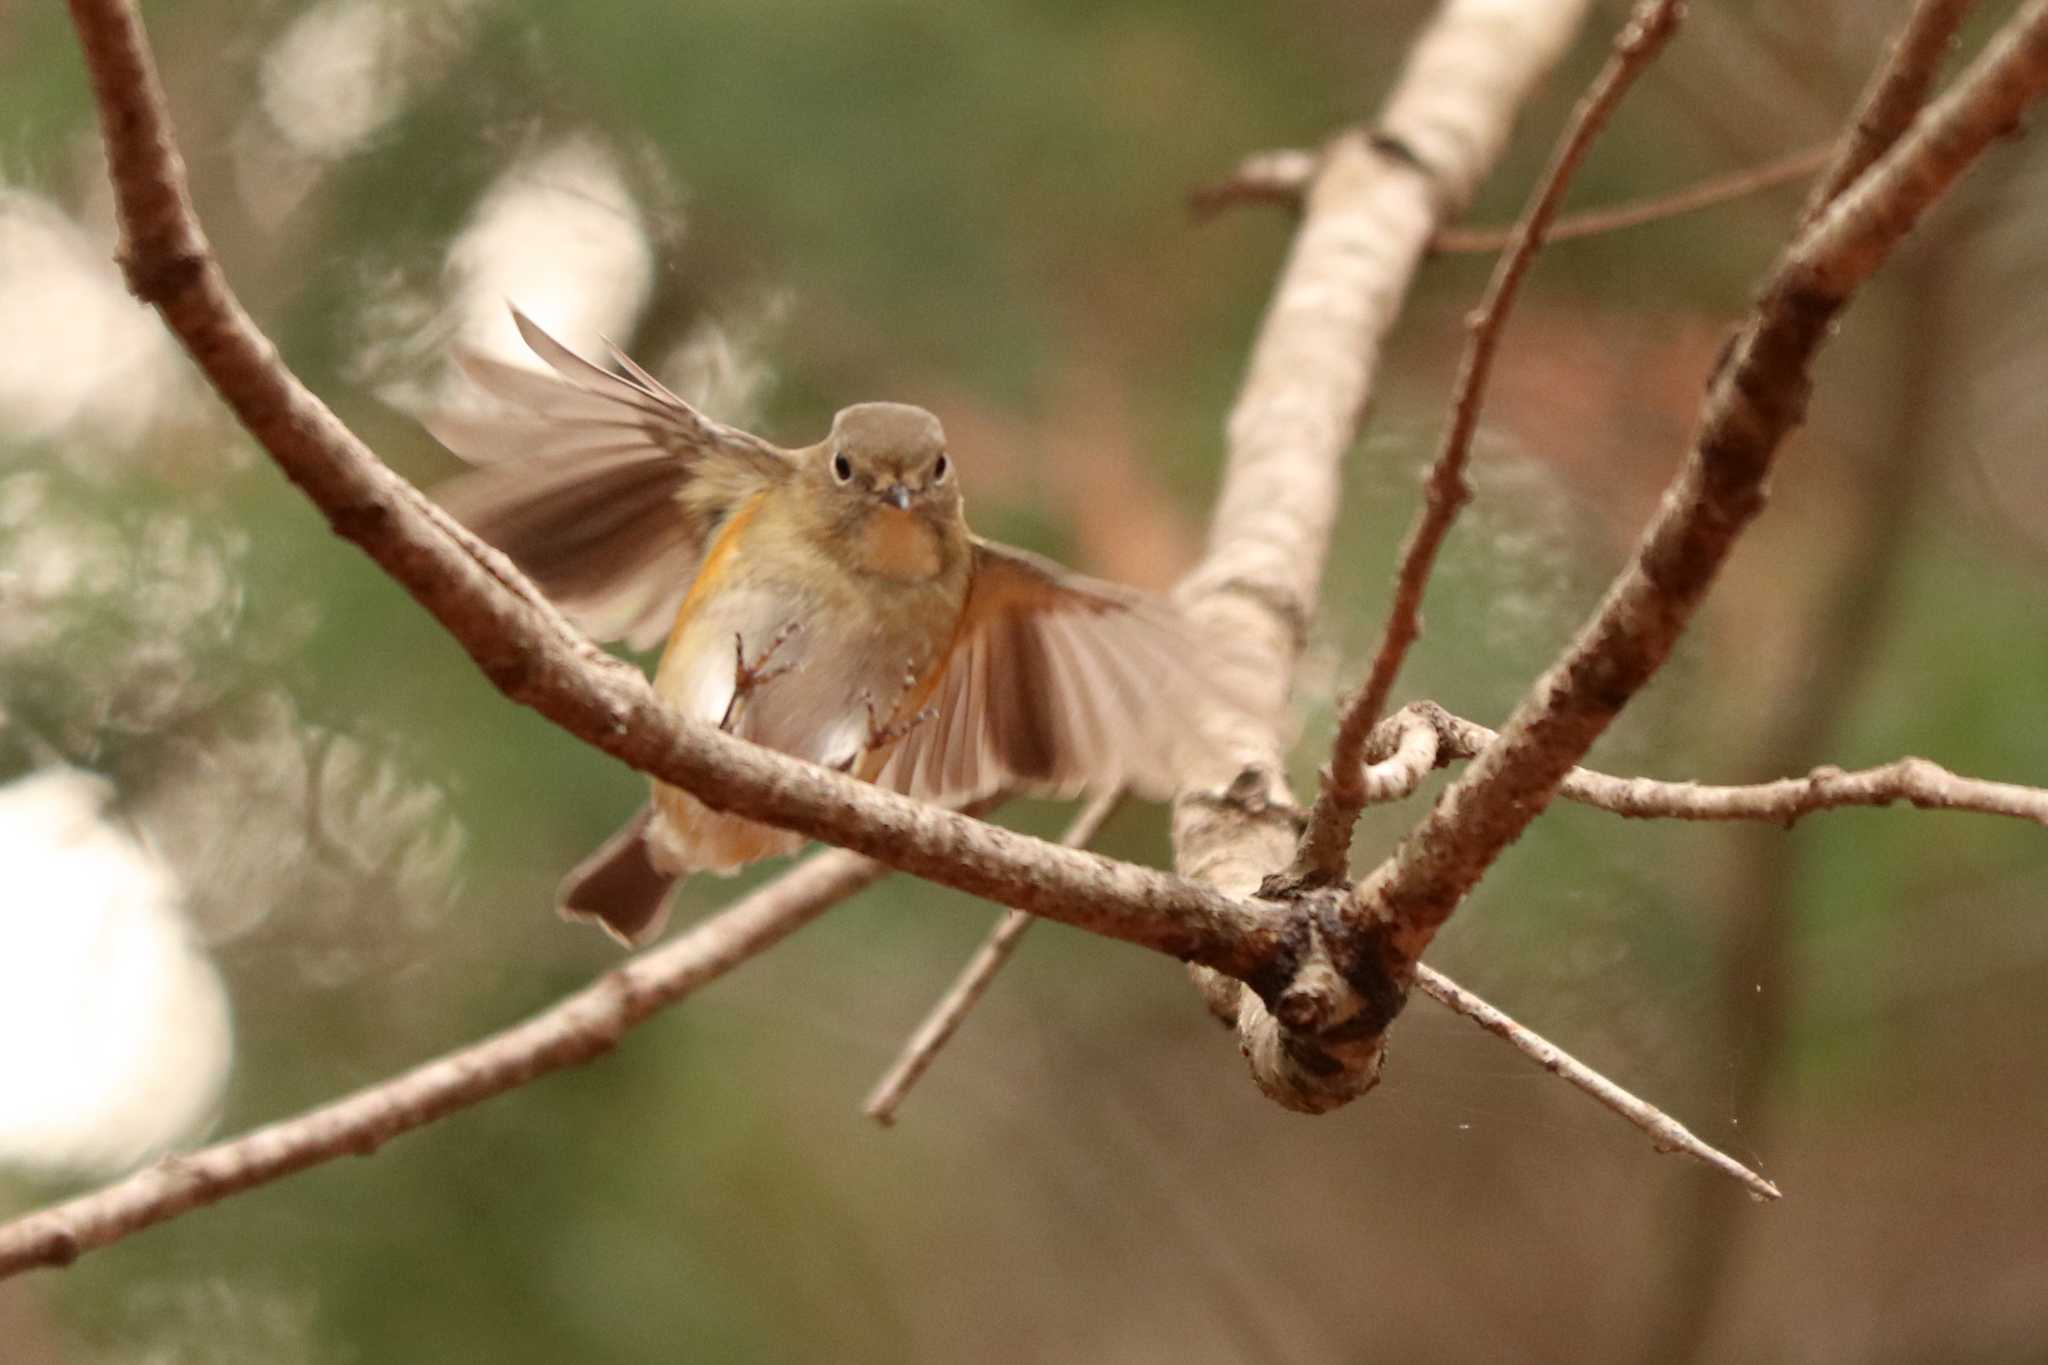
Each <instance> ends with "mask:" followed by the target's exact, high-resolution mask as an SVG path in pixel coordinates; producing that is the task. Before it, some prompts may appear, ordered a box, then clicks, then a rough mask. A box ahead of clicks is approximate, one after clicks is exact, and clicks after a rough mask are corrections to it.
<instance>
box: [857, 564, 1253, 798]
mask: <svg viewBox="0 0 2048 1365" xmlns="http://www.w3.org/2000/svg"><path fill="white" fill-rule="evenodd" d="M1248 692H1249V689H1248V688H1245V687H1242V686H1239V685H1237V680H1236V679H1235V678H1234V677H1233V675H1232V673H1231V671H1230V667H1229V666H1228V664H1227V662H1226V661H1222V660H1219V659H1218V657H1217V656H1216V653H1215V651H1213V650H1212V649H1210V648H1208V647H1207V646H1206V645H1205V644H1204V643H1203V642H1202V641H1201V640H1200V639H1199V638H1198V636H1197V635H1196V633H1195V631H1194V630H1193V628H1192V627H1191V626H1190V625H1189V624H1188V623H1187V622H1186V621H1185V620H1183V619H1182V618H1181V617H1180V616H1179V615H1178V614H1177V613H1176V612H1175V611H1174V610H1173V608H1172V607H1171V606H1169V605H1168V604H1167V603H1166V602H1164V601H1161V600H1159V599H1156V598H1153V597H1148V596H1146V595H1144V594H1142V593H1137V592H1133V591H1130V590H1128V589H1124V588H1120V587H1117V586H1115V585H1113V584H1109V583H1102V582H1098V581H1096V580H1094V579H1090V578H1084V577H1082V576H1080V575H1078V574H1072V573H1068V572H1067V571H1066V570H1064V569H1062V568H1060V567H1059V566H1058V565H1056V564H1053V563H1051V562H1050V561H1047V560H1043V559H1040V558H1038V557H1037V556H1035V555H1031V554H1026V553H1025V552H1024V551H1022V550H1014V549H1010V548H1008V547H1006V546H1000V545H995V544H991V543H989V542H987V541H981V540H977V541H976V542H975V543H974V577H973V581H972V584H971V585H970V587H969V589H968V597H967V606H966V609H965V611H964V612H963V614H962V618H961V626H960V630H959V632H958V634H957V635H956V637H955V639H954V643H953V646H952V649H951V652H950V653H949V655H948V657H947V661H946V665H945V668H944V670H943V671H942V673H941V674H940V677H939V682H938V685H937V687H936V689H935V690H934V691H933V693H932V695H931V696H930V698H929V702H928V704H929V705H930V707H931V714H930V716H929V717H928V718H927V719H925V720H922V721H920V722H917V723H916V724H914V725H912V726H911V728H910V729H909V730H908V732H907V733H906V734H905V735H904V736H903V738H902V739H901V740H900V741H898V742H897V744H896V746H895V748H894V749H893V750H892V751H891V752H890V754H889V756H888V758H887V760H886V761H885V762H884V763H883V765H882V767H881V769H880V771H879V772H878V773H877V774H876V777H875V781H876V782H877V783H878V784H880V785H882V786H885V787H890V788H892V789H894V790H897V791H900V792H904V793H906V794H908V795H911V796H915V797H918V798H920V799H923V800H927V801H934V802H940V803H945V804H953V803H958V802H961V801H968V800H975V799H979V798H981V797H985V796H990V795H994V794H997V793H1001V792H1035V793H1041V794H1046V795H1061V796H1065V795H1072V794H1074V793H1076V792H1078V791H1081V790H1083V789H1095V790H1106V789H1108V788H1112V787H1125V788H1128V789H1130V790H1132V791H1134V792H1137V793H1139V794H1140V795H1144V796H1151V797H1165V796H1167V795H1170V794H1171V793H1172V791H1173V789H1174V787H1175V785H1176V783H1177V780H1178V779H1179V777H1180V776H1181V775H1182V774H1183V772H1184V760H1186V759H1187V758H1188V757H1189V756H1190V752H1191V749H1192V748H1194V747H1195V746H1199V745H1201V744H1203V743H1204V740H1203V739H1202V729H1201V724H1200V722H1201V720H1202V718H1203V713H1204V712H1206V711H1208V710H1209V709H1210V708H1217V707H1221V708H1227V709H1236V710H1240V711H1242V710H1245V709H1248V708H1247V705H1246V703H1245V702H1244V701H1243V698H1244V697H1245V696H1246V695H1248Z"/></svg>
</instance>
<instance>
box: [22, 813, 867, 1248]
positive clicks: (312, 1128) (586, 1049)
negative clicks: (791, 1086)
mask: <svg viewBox="0 0 2048 1365" xmlns="http://www.w3.org/2000/svg"><path fill="white" fill-rule="evenodd" d="M887 872H888V869H887V868H886V867H884V866H882V865H881V864H880V863H877V862H873V861H871V860H869V859H867V858H862V857H859V856H857V855H854V854H851V853H844V852H838V851H828V852H825V853H821V854H819V855H818V856H816V857H813V858H810V859H808V860H806V861H805V862H803V863H801V864H799V865H798V866H797V867H795V868H793V869H791V870H790V871H789V872H788V873H787V874H785V875H784V876H782V877H781V878H779V879H777V880H776V881H775V882H773V883H772V884H770V885H768V886H765V887H762V888H761V889H760V890H758V891H755V892H754V893H753V894H751V895H749V896H747V897H746V898H744V899H743V900H741V901H739V902H738V903H737V904H735V905H733V906H731V907H729V908H728V909H725V910H723V911H720V912H719V913H718V914H717V915H714V916H713V917H712V918H710V919H707V920H705V921H704V922H702V923H701V924H698V925H696V926H695V927H694V928H692V929H690V930H689V932H687V933H685V934H682V935H680V936H679V937H677V938H675V939H672V940H670V941H669V942H668V943H665V944H663V945H661V946H660V947H658V948H654V949H650V950H649V951H647V952H645V953H642V954H641V955H640V956H638V957H636V958H634V959H632V960H631V961H629V962H627V963H625V964H624V965H623V966H620V967H615V968H613V969H612V970H611V971H609V972H606V973H605V974H604V975H603V976H600V977H599V978H597V980H596V981H594V982H592V983H591V984H590V985H588V986H586V987H584V988H583V989H582V990H580V991H578V992H576V993H575V994H574V995H571V996H569V997H568V998H566V999H564V1000H562V1001H560V1002H559V1003H557V1004H555V1005H551V1006H550V1007H548V1008H547V1009H545V1010H542V1011H541V1012H540V1013H539V1014H536V1015H534V1016H533V1017H531V1018H529V1019H527V1020H525V1021H524V1022H522V1023H518V1024H515V1025H513V1026H512V1027H511V1028H508V1029H505V1030H503V1031H501V1032H499V1033H495V1034H492V1035H491V1036H490V1037H488V1038H484V1039H482V1040H480V1041H478V1042H475V1043H472V1044H470V1045H469V1046H467V1047H464V1048H461V1049H459V1050H458V1051H455V1052H451V1053H448V1054H447V1055H446V1056H443V1057H439V1058H436V1059H435V1060H433V1061H431V1062H428V1063H426V1064H425V1065H422V1066H419V1067H415V1068H414V1069H413V1070H411V1071H408V1072H405V1073H404V1074H402V1075H399V1076H395V1077H393V1078H391V1079H389V1080H385V1081H380V1082H378V1083H377V1084H375V1085H372V1086H369V1087H367V1088H365V1089H363V1090H359V1091H357V1092H356V1093H355V1094H353V1095H349V1096H346V1097H344V1098H342V1099H339V1100H335V1101H333V1102H332V1103H329V1104H323V1105H321V1106H320V1107H319V1108H317V1109H313V1110H309V1111H308V1112H306V1113H304V1114H301V1115H298V1116H296V1117H294V1118H291V1119H287V1120H285V1121H284V1122H281V1123H273V1124H271V1125H269V1126H268V1127H264V1128H258V1129H257V1130H255V1131H254V1132H251V1133H246V1134H244V1135H242V1136H241V1137H238V1138H233V1139H230V1140H229V1141H226V1142H220V1143H215V1144H214V1145H213V1146H211V1147H207V1148H203V1149H201V1150H200V1151H197V1152H192V1153H190V1154H187V1155H184V1156H173V1157H166V1158H165V1159H164V1160H162V1161H160V1162H158V1163H157V1164H155V1165H154V1166H151V1167H149V1168H147V1169H146V1170H142V1171H138V1172H136V1173H135V1174H134V1175H131V1176H129V1177H127V1178H126V1179H125V1180H120V1181H117V1182H115V1183H114V1184H112V1185H109V1186H107V1187H105V1188H104V1189H101V1190H97V1191H95V1192H93V1193H91V1194H87V1195H83V1196H80V1197H79V1198H76V1199H71V1200H67V1201H66V1202H64V1203H62V1204H58V1205H55V1206H53V1207H51V1208H47V1209H44V1210H42V1211H40V1212H38V1213H32V1214H29V1215H27V1216H26V1217H23V1218H18V1219H16V1220H14V1221H13V1222H11V1223H7V1224H4V1225H0V1277H5V1276H9V1275H14V1274H18V1273H20V1272H21V1271H23V1270H29V1269H32V1268H34V1267H36V1266H58V1265H68V1264H70V1263H71V1262H72V1261H74V1260H76V1259H77V1258H78V1257H79V1256H80V1255H81V1254H82V1253H84V1252H87V1251H91V1250H94V1249H95V1248H98V1247H103V1246H106V1245H107V1244H108V1243H110V1242H116V1241H119V1240H120V1239H121V1238H123V1237H126V1236H128V1235H129V1234H130V1233H134V1232H140V1231H141V1230H142V1229H144V1228H147V1227H151V1226H154V1225H155V1224H157V1223H161V1222H164V1221H166V1220H167V1219H170V1218H175V1217H176V1216H178V1215H179V1214H181V1213H185V1212H188V1211H190V1210H192V1209H196V1208H203V1207H205V1206H206V1205H208V1204H215V1203H218V1202H220V1201H221V1200H223V1199H226V1198H228V1197H229V1196H230V1195H234V1194H239V1193H241V1192H242V1191H244V1190H248V1189H253V1188H254V1187H256V1186H258V1185H262V1184H266V1183H268V1182H269V1181H272V1180H277V1179H280V1178H282V1177H284V1176H288V1175H291V1174H293V1173H295V1172H298V1171H302V1170H305V1169H307V1168H308V1167H310V1166H317V1165H320V1164H321V1163H323V1162H328V1161H333V1160H335V1159H336V1158H338V1157H344V1156H366V1155H368V1154H369V1153H371V1152H373V1151H375V1150H377V1148H379V1147H381V1146H383V1145H384V1144H385V1143H386V1142H389V1141H390V1140H391V1139H392V1138H395V1137H398V1136H399V1135H400V1134H403V1133H408V1132H411V1131H412V1130H413V1129H415V1128H422V1127H425V1126H426V1125H427V1124H430V1123H433V1122H435V1121H436V1120H438V1119H442V1118H446V1117H447V1116H448V1115H450V1114H453V1113H456V1112H457V1111H459V1110H462V1109H467V1108H468V1107H469V1106H471V1105H473V1104H480V1103H482V1102H483V1101H484V1100H487V1099H489V1098H491V1097H492V1096H494V1095H502V1094H504V1093H505V1092H506V1091H508V1090H512V1089H515V1088H517V1087H519V1086H522V1085H525V1084H526V1083H527V1082H529V1081H532V1080H535V1079H537V1078H538V1077H541V1076H545V1075H547V1074H549V1073H550V1072H554V1071H560V1070H563V1069H565V1068H567V1067H572V1066H579V1065H581V1064H582V1063H584V1062H588V1061H591V1060H593V1059H595V1058H597V1057H600V1056H602V1055H604V1054H605V1053H606V1052H608V1051H610V1050H611V1048H612V1047H613V1046H614V1045H615V1044H616V1043H617V1042H618V1040H619V1039H620V1037H622V1036H623V1035H624V1034H625V1033H626V1032H627V1030H629V1029H631V1028H633V1027H634V1026H635V1025H637V1024H639V1023H641V1022H643V1021H644V1020H646V1019H647V1018H648V1017H649V1016H651V1015H653V1014H654V1013H656V1012H657V1011H659V1010H661V1009H663V1008H666V1007H667V1006H669V1005H673V1004H675V1003H676V1002H677V1001H679V1000H681V999H683V998H684V997H686V996H688V995H689V994H690V993H691V992H693V991H695V990H696V989H697V988H698V987H700V986H703V985H705V984H707V983H709V982H711V981H714V980H716V979H717V978H719V977H721V976H723V975H725V973H727V972H729V971H731V970H732V969H733V968H735V967H737V966H739V965H740V964H741V963H743V962H745V961H747V960H748V959H749V958H752V957H755V956H757V955H758V954H760V953H763V952H766V951H767V950H768V949H770V948H772V947H774V946H775V945H776V944H777V943H780V942H781V941H782V940H783V939H785V938H787V937H788V936H789V935H790V934H792V933H794V932H796V931H797V930H798V929H800V928H802V927H803V926H804V925H806V924H808V923H810V922H811V921H812V920H813V919H816V918H817V917H818V916H819V915H820V914H822V913H824V912H825V911H826V910H827V909H829V908H831V907H832V906H833V905H836V904H838V903H839V902H840V901H842V900H844V899H846V898H847V897H848V896H851V895H853V894H854V893H855V892H856V891H859V890H861V889H862V888H863V887H866V886H868V885H870V884H872V883H874V882H876V881H878V880H880V879H881V878H882V877H883V876H884V875H886V874H887Z"/></svg>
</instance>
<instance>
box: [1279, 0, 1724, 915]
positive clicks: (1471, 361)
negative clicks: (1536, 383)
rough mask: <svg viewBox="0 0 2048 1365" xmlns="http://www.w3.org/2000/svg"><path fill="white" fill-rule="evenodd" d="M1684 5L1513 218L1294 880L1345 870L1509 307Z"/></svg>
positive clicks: (1630, 35) (1644, 22) (1569, 137)
mask: <svg viewBox="0 0 2048 1365" xmlns="http://www.w3.org/2000/svg"><path fill="white" fill-rule="evenodd" d="M1684 12H1685V7H1684V5H1683V4H1682V3H1680V0H1642V3H1639V4H1638V5H1637V6H1636V7H1635V9H1634V10H1633V11H1632V12H1631V13H1630V14H1629V17H1628V21H1627V22H1626V23H1625V24H1624V25H1623V26H1622V30H1621V32H1620V33H1618V34H1616V35H1615V39H1614V51H1613V53H1612V55H1610V56H1609V57H1608V59H1607V62H1606V64H1605V65H1604V66H1603V67H1602V68H1601V69H1600V74H1599V75H1598V76H1596V77H1595V78H1594V80H1593V84H1592V86H1591V87H1590V88H1589V89H1588V90H1587V91H1586V93H1585V95H1584V96H1583V97H1581V98H1580V100H1579V103H1578V107H1577V108H1576V109H1575V110H1573V111H1572V119H1571V123H1570V125H1569V126H1568V127H1567V128H1566V129H1565V133H1564V136H1563V138H1561V139H1560V140H1559V142H1558V145H1557V151H1556V152H1555V153H1554V154H1553V155H1552V157H1551V161H1550V166H1549V168H1548V169H1547V170H1545V171H1544V173H1543V178H1542V179H1541V180H1540V181H1538V182H1537V186H1536V192H1535V195H1534V197H1533V198H1531V199H1530V201H1529V207H1528V208H1527V209H1526V210H1525V211H1524V212H1523V214H1522V218H1521V221H1520V222H1519V223H1517V224H1516V225H1515V231H1514V237H1513V240H1512V241H1511V242H1510V244H1509V246H1508V249H1507V251H1506V252H1505V253H1503V254H1502V256H1501V258H1500V259H1499V260H1498V261H1497V262H1495V263H1494V268H1493V276H1492V278H1491V279H1489V280H1488V281H1487V284H1486V293H1485V295H1484V296H1483V297H1482V298H1481V299H1480V301H1479V307H1478V308H1476V309H1475V310H1473V312H1472V314H1471V317H1470V319H1469V320H1468V322H1467V326H1468V328H1469V329H1470V332H1471V337H1470V340H1469V341H1468V342H1467V343H1466V347H1465V354H1464V358H1463V359H1462V360H1461V361H1460V362H1459V365H1458V379H1457V383H1456V385H1455V387H1454V388H1453V391H1452V398H1451V417H1450V421H1449V422H1448V423H1447V424H1446V426H1445V428H1444V438H1443V444H1442V446H1441V447H1439V449H1438V451H1437V456H1436V461H1435V463H1434V464H1433V465H1432V466H1431V468H1430V473H1429V478H1428V480H1427V481H1426V482H1425V484H1424V498H1423V504H1422V508H1421V510H1420V511H1419V512H1418V513H1417V515H1416V520H1415V524H1414V526H1413V527H1412V528H1410V530H1409V532H1408V538H1407V540H1406V542H1405V543H1404V544H1403V545H1402V547H1401V562H1400V568H1399V569H1397V570H1396V571H1395V575H1394V601H1393V605H1392V606H1391V607H1390V608H1389V609H1388V612H1387V622H1386V625H1385V626H1384V627H1383V628H1382V629H1381V632H1380V642H1379V647H1378V648H1377V649H1376V650H1375V651H1374V652H1373V660H1372V668H1371V671H1370V672H1369V673H1368V674H1367V676H1366V681H1365V685H1364V687H1362V688H1360V689H1359V690H1358V692H1356V693H1354V694H1353V695H1352V697H1351V699H1350V700H1349V701H1347V702H1346V703H1345V705H1344V708H1343V711H1342V712H1341V714H1340V715H1339V717H1338V720H1337V736H1336V740H1335V741H1334V743H1333V744H1332V745H1331V753H1330V762H1329V765H1328V766H1327V767H1325V768H1324V769H1323V771H1322V783H1321V786H1320V788H1319V790H1318V791H1317V793H1316V800H1315V805H1314V806H1313V807H1312V808H1310V810H1309V813H1308V829H1307V830H1306V831H1305V832H1304V833H1303V834H1302V836H1301V843H1300V845H1299V847H1298V848H1297V849H1296V850H1295V855H1294V864H1293V867H1292V869H1291V872H1290V879H1291V883H1292V885H1295V886H1302V885H1310V884H1314V885H1325V886H1327V885H1331V884H1334V883H1336V882H1338V881H1341V880H1342V879H1343V877H1344V873H1345V868H1346V865H1347V862H1348V857H1349V854H1350V850H1351V831H1352V830H1353V829H1354V828H1355V827H1356V826H1357V824H1358V813H1359V812H1360V811H1361V810H1363V809H1364V808H1365V800H1366V793H1365V787H1364V784H1363V781H1362V779H1361V774H1360V768H1361V766H1362V764H1363V761H1364V757H1365V741H1366V736H1367V734H1368V733H1370V731H1371V730H1372V727H1373V725H1374V724H1375V723H1376V722H1377V721H1378V720H1379V718H1380V715H1381V713H1382V712H1384V711H1385V710H1386V707H1387V696H1388V694H1389V693H1391V692H1392V691H1393V689H1394V678H1395V676H1396V675H1397V674H1399V673H1400V671H1401V663H1402V661H1403V660H1404V659H1406V658H1407V656H1408V648H1409V646H1410V645H1412V644H1414V643H1415V640H1416V638H1417V637H1418V636H1420V635H1421V634H1422V594H1423V592H1424V590H1425V589H1427V587H1428V586H1429V576H1430V572H1431V571H1432V570H1433V569H1434V568H1435V567H1436V556H1437V551H1438V549H1440V548H1441V547H1442V545H1443V541H1444V537H1445V536H1446V535H1448V534H1449V533H1450V529H1451V523H1452V522H1453V521H1455V520H1456V519H1457V516H1458V513H1459V511H1460V510H1461V509H1462V508H1463V507H1464V506H1465V504H1466V503H1467V502H1470V501H1471V500H1472V486H1471V484H1470V483H1468V482H1466V479H1465V463H1466V460H1467V458H1468V457H1469V456H1470V454H1471V450H1472V437H1473V434H1474V433H1475V432H1476V431H1477V430H1478V429H1479V405H1480V403H1481V402H1482V401H1483V399H1484V397H1485V394H1486V381H1487V379H1488V377H1489V376H1490V375H1491V374H1492V372H1493V358H1494V356H1495V355H1496V354H1497V353H1498V352H1499V350H1500V339H1501V333H1502V331H1503V329H1504V328H1505V327H1506V325H1507V318H1508V311H1509V310H1510V309H1511V308H1513V307H1514V303H1515V296H1516V294H1517V293H1518V292H1519V291H1520V289H1521V284H1522V280H1523V279H1524V278H1525V277H1526V276H1527V275H1528V272H1529V266H1530V263H1531V262H1532V261H1534V260H1535V257H1536V253H1537V252H1538V251H1539V250H1541V249H1542V246H1543V241H1544V236H1545V233H1546V232H1547V231H1548V229H1549V227H1550V221H1551V219H1553V218H1555V217H1556V216H1557V211H1558V208H1559V206H1560V205H1562V204H1563V203H1564V195H1565V190H1566V188H1567V187H1568V186H1569V185H1570V184H1571V178H1572V174H1573V172H1575V171H1576V170H1577V169H1578V167H1579V163H1580V162H1582V161H1584V160H1585V158H1586V153H1587V152H1588V151H1589V150H1591V148H1592V146H1593V139H1594V138H1596V137H1598V136H1599V135H1600V130H1601V129H1602V128H1604V127H1606V126H1607V120H1608V119H1609V117H1611V116H1612V115H1613V113H1614V110H1615V108H1616V106H1618V105H1619V104H1620V103H1621V100H1622V97H1623V96H1624V95H1626V94H1627V93H1628V91H1629V87H1630V86H1632V85H1634V84H1635V79H1636V77H1637V76H1638V75H1640V74H1641V73H1642V71H1643V70H1644V68H1646V67H1647V66H1648V65H1649V64H1650V63H1651V62H1652V61H1654V60H1655V59H1656V57H1657V54H1658V53H1659V52H1661V51H1663V50H1664V45H1665V43H1667V42H1669V41H1670V40H1671V37H1672V35H1673V34H1674V33H1676V32H1677V31H1678V23H1679V20H1680V19H1681V18H1682V17H1683V15H1684Z"/></svg>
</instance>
